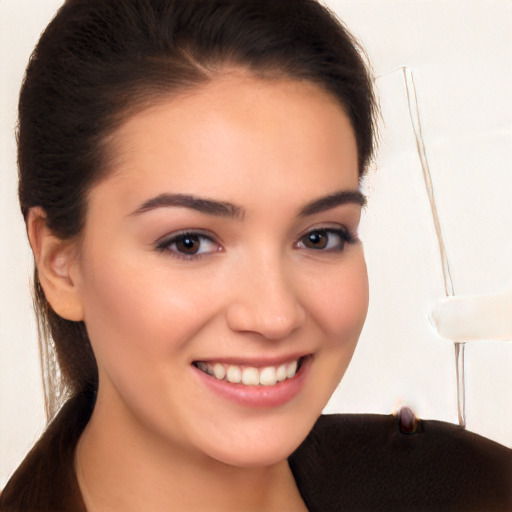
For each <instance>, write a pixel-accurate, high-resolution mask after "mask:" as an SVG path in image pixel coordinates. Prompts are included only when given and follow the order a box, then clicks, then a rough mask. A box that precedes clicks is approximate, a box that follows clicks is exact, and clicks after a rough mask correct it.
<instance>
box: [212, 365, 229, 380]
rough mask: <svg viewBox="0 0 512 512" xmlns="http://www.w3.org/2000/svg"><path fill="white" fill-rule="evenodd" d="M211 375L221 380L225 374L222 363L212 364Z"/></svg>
mask: <svg viewBox="0 0 512 512" xmlns="http://www.w3.org/2000/svg"><path fill="white" fill-rule="evenodd" d="M213 375H214V376H215V378H216V379H219V380H222V379H223V378H224V377H225V376H226V369H225V368H224V365H222V364H220V363H215V364H214V365H213Z"/></svg>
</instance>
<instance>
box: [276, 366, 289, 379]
mask: <svg viewBox="0 0 512 512" xmlns="http://www.w3.org/2000/svg"><path fill="white" fill-rule="evenodd" d="M287 373H288V372H287V371H286V365H285V364H282V365H281V366H280V367H279V368H278V369H277V371H276V379H277V382H283V380H286V377H287Z"/></svg>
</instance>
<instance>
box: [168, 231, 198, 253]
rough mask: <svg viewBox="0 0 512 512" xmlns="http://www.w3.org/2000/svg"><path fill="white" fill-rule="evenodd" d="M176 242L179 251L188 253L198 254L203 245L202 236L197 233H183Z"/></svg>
mask: <svg viewBox="0 0 512 512" xmlns="http://www.w3.org/2000/svg"><path fill="white" fill-rule="evenodd" d="M174 244H175V247H176V250H177V251H178V252H181V253H183V254H188V255H193V254H196V253H197V252H198V251H199V248H200V246H201V242H200V237H199V236H197V235H182V236H180V237H178V238H177V239H176V240H175V241H174Z"/></svg>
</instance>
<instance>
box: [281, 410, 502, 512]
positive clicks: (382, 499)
mask: <svg viewBox="0 0 512 512" xmlns="http://www.w3.org/2000/svg"><path fill="white" fill-rule="evenodd" d="M289 463H290V467H291V469H292V472H293V474H294V477H295V480H296V482H297V484H298V487H299V490H300V492H301V494H302V497H303V499H304V501H305V503H306V505H307V507H308V509H309V510H310V511H311V512H335V511H348V512H356V511H357V512H359V511H368V512H377V511H390V512H399V511H404V512H416V511H425V512H441V511H459V510H460V511H480V512H497V511H508V512H511V511H512V450H510V449H508V448H506V447H505V446H503V445H501V444H498V443H495V442H493V441H490V440H489V439H487V438H485V437H482V436H479V435H477V434H473V433H472V432H468V431H466V430H464V429H462V428H461V427H459V426H456V425H453V424H451V423H445V422H441V421H421V420H420V421H418V425H417V428H416V432H415V433H412V434H403V433H401V431H400V429H399V428H398V426H397V421H396V417H395V416H383V415H376V414H339V415H338V414H337V415H332V416H322V417H320V419H319V420H318V422H317V424H316V425H315V427H314V428H313V430H312V432H311V433H310V435H309V436H308V437H307V439H306V440H305V441H304V442H303V443H302V445H301V446H300V447H299V448H298V449H297V451H296V452H295V453H294V454H293V455H292V456H291V457H290V459H289Z"/></svg>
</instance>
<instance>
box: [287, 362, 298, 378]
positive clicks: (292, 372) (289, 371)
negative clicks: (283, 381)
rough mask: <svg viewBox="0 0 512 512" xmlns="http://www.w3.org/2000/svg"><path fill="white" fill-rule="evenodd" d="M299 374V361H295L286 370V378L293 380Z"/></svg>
mask: <svg viewBox="0 0 512 512" xmlns="http://www.w3.org/2000/svg"><path fill="white" fill-rule="evenodd" d="M296 373H297V361H293V363H290V365H289V366H288V368H287V369H286V376H287V377H288V378H289V379H291V378H292V377H293V376H294V375H295V374H296Z"/></svg>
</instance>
